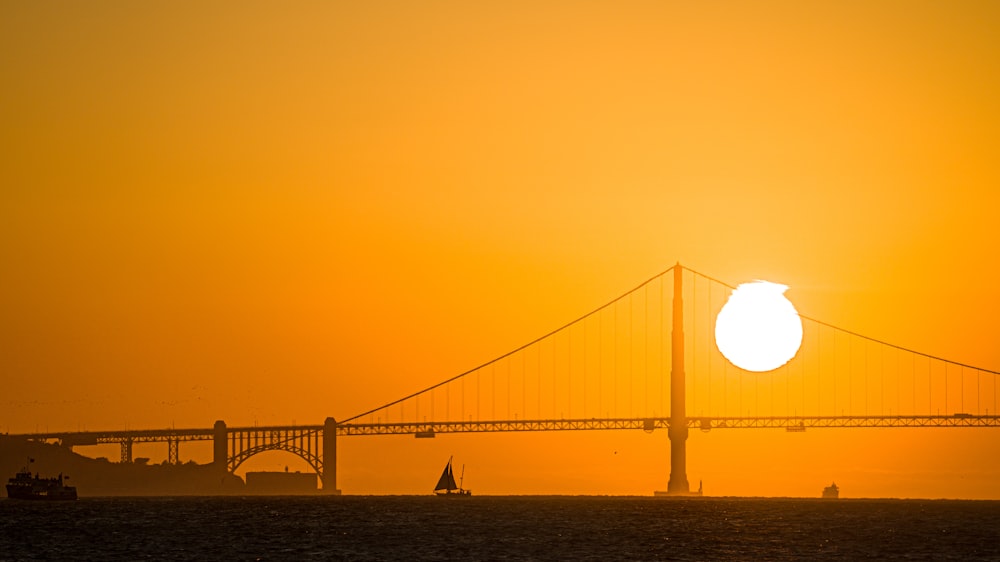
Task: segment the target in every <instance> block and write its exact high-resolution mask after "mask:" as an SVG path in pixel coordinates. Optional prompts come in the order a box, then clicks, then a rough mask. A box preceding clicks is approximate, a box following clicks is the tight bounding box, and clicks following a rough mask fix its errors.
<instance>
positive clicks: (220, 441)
mask: <svg viewBox="0 0 1000 562" xmlns="http://www.w3.org/2000/svg"><path fill="white" fill-rule="evenodd" d="M686 425H687V429H688V430H690V429H698V430H701V431H711V430H713V429H782V428H783V429H785V430H787V431H792V432H798V431H805V430H806V429H808V428H824V427H826V428H838V427H839V428H845V427H1000V416H997V415H992V416H990V415H985V416H983V415H972V414H952V415H925V416H917V415H913V416H772V417H690V418H687V419H686ZM669 428H670V418H667V417H655V418H587V419H538V420H492V421H471V420H470V421H442V422H420V423H414V422H406V423H378V422H375V423H356V422H354V423H343V424H338V423H337V422H336V420H334V419H333V418H327V420H326V423H324V424H323V425H291V426H289V425H285V426H253V427H226V424H225V422H222V421H217V422H216V423H215V426H214V427H212V428H208V429H140V430H134V429H132V430H119V431H68V432H46V433H25V434H18V435H11V437H18V438H22V439H30V440H35V441H45V442H51V441H58V442H59V443H60V444H61V445H63V446H66V447H75V446H87V445H99V444H111V443H118V444H120V445H121V462H123V463H128V462H132V446H133V444H135V443H157V442H159V443H164V442H165V443H167V445H168V454H167V461H168V462H169V463H178V462H179V461H180V458H179V444H180V442H182V441H212V442H213V460H212V464H213V465H214V466H216V467H218V468H219V470H225V471H227V472H229V473H234V472H236V469H237V468H239V466H240V465H241V464H243V462H245V461H246V460H247V459H249V458H250V457H253V456H254V455H257V454H259V453H263V452H265V451H287V452H290V453H292V454H295V455H298V456H299V457H301V458H302V459H304V460H305V461H306V462H307V463H309V465H310V466H312V468H313V470H315V471H316V474H317V475H318V476H319V478H320V481H321V482H322V485H323V492H324V493H329V494H339V493H340V490H338V489H337V438H338V437H341V436H344V437H346V436H354V435H414V436H416V437H417V438H432V437H435V436H436V435H437V434H438V433H488V432H515V431H581V430H642V431H647V432H652V431H655V430H657V429H669Z"/></svg>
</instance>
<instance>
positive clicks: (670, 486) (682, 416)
mask: <svg viewBox="0 0 1000 562" xmlns="http://www.w3.org/2000/svg"><path fill="white" fill-rule="evenodd" d="M683 272H684V268H683V267H681V264H680V263H678V264H677V265H675V266H674V303H673V327H672V331H671V337H670V357H671V364H670V429H668V430H667V435H668V436H669V437H670V481H669V482H668V483H667V494H668V495H684V494H689V493H690V492H691V489H690V487H689V486H688V480H687V438H688V427H687V412H686V411H685V405H684V402H685V394H684V393H685V388H684V299H683V297H682V294H683V290H682V289H683V285H682V283H683V277H682V274H683Z"/></svg>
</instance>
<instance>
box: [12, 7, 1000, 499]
mask: <svg viewBox="0 0 1000 562" xmlns="http://www.w3.org/2000/svg"><path fill="white" fill-rule="evenodd" d="M997 36H1000V7H998V5H997V4H996V3H993V2H949V3H942V2H914V1H905V2H868V1H858V2H844V1H837V2H812V3H802V2H728V3H725V4H722V3H717V4H712V3H694V4H686V5H685V4H679V3H668V2H549V1H541V2H540V1H532V2H502V3H493V4H487V5H483V3H469V2H447V1H421V2H381V3H372V2H360V3H353V4H347V3H330V2H290V3H288V2H286V3H280V4H276V3H266V2H240V3H235V2H234V3H220V2H198V3H180V4H177V3H167V2H160V3H153V2H150V3H138V4H137V3H134V2H103V1H102V2H88V3H51V2H28V3H26V2H21V3H5V4H3V5H2V6H0V76H2V77H3V83H4V87H3V88H0V122H2V123H3V127H2V128H0V186H2V189H0V319H2V322H0V377H2V383H3V391H2V394H0V431H4V432H11V433H18V432H25V431H35V430H36V429H37V430H46V429H48V430H52V431H56V430H75V429H117V428H121V427H126V426H127V427H129V428H140V427H143V428H145V427H164V426H171V425H173V426H177V427H208V426H210V425H211V424H212V423H213V422H214V421H215V420H216V419H224V420H225V421H226V422H227V423H228V424H229V425H231V426H234V425H252V424H254V423H258V424H288V423H293V422H295V423H299V424H314V423H317V424H318V423H321V422H322V420H323V419H324V418H325V417H326V416H334V417H337V418H339V419H343V418H346V417H349V416H351V415H354V414H356V413H359V412H361V411H364V410H367V409H368V408H370V407H374V406H377V405H380V404H382V403H385V402H387V401H389V400H392V399H395V398H398V397H400V396H402V395H403V394H407V393H409V392H411V391H413V390H416V389H419V388H423V387H425V386H428V385H430V384H433V383H435V382H438V381H440V380H443V379H445V378H447V377H450V376H452V375H454V374H456V373H459V372H462V371H464V370H466V369H468V368H470V367H472V366H475V365H478V364H480V363H483V362H485V361H487V360H489V359H490V358H493V357H495V356H497V355H499V354H501V353H504V352H506V351H508V350H510V349H512V348H515V347H517V346H519V345H521V344H523V343H526V342H527V341H530V340H531V339H534V338H535V337H537V336H539V335H540V334H543V333H545V332H547V331H549V330H551V329H553V328H555V327H557V326H559V325H562V324H563V323H565V322H567V321H568V320H570V319H572V318H575V317H577V316H579V315H580V314H583V313H585V312H587V311H589V310H592V309H593V308H594V307H596V306H597V305H599V304H602V303H604V302H606V301H607V300H608V299H610V298H612V297H614V296H617V295H618V294H620V293H622V292H624V291H625V290H627V289H629V288H631V287H633V286H635V285H636V284H637V283H639V282H640V281H642V280H644V279H646V278H648V277H649V276H651V275H653V274H655V273H657V272H659V271H662V270H663V269H665V268H666V267H668V266H669V265H671V264H673V263H674V262H676V261H678V260H679V261H681V262H682V263H684V264H686V265H688V266H690V267H693V268H695V269H698V270H700V271H703V272H704V273H707V274H709V275H713V276H715V277H717V278H720V279H723V280H726V281H727V282H730V283H737V282H742V281H748V280H752V279H768V280H771V281H775V282H780V283H783V284H786V285H789V286H790V287H791V288H790V289H789V292H788V293H787V296H788V297H789V298H790V299H791V300H792V301H793V302H794V303H795V304H796V306H797V307H798V309H799V310H800V311H801V312H802V313H803V314H807V315H809V316H812V317H815V318H819V319H822V320H824V321H826V322H830V323H833V324H836V325H838V326H843V327H845V328H848V329H851V330H854V331H856V332H859V333H862V334H866V335H870V336H873V337H877V338H880V339H884V340H888V341H891V342H894V343H897V344H900V345H904V346H907V347H910V348H914V349H918V350H920V351H924V352H927V353H931V354H934V355H939V356H944V357H948V358H952V359H955V360H957V361H961V362H965V363H969V364H974V365H978V366H981V367H984V368H987V369H992V370H1000V346H998V344H997V342H998V333H1000V330H998V327H1000V322H998V320H997V319H998V318H1000V297H998V296H997V294H996V289H995V279H997V278H998V276H1000V260H998V259H997V258H998V251H997V249H996V248H997V247H998V244H1000V233H998V231H997V227H996V215H997V211H998V209H1000V182H998V180H1000V169H998V168H997V166H996V162H997V161H1000V158H998V156H1000V155H998V154H997V152H998V147H1000V139H998V137H997V135H998V133H997V131H1000V109H998V107H1000V106H998V105H997V103H996V100H997V99H1000V43H998V42H997V41H996V37H997ZM998 439H1000V432H998V431H997V430H972V429H962V430H860V429H858V430H815V431H810V432H807V433H806V434H803V435H787V434H785V432H765V431H752V432H731V433H726V432H723V431H718V432H713V433H711V434H700V433H693V434H692V436H691V439H690V440H689V441H688V458H689V462H688V473H689V477H690V478H691V480H692V486H695V487H696V486H697V480H698V479H699V478H702V479H704V481H705V486H706V490H707V491H708V492H709V493H718V494H741V495H742V494H748V495H749V494H769V495H770V494H773V495H816V494H818V493H819V490H820V488H821V486H822V485H826V484H828V483H829V482H828V481H829V480H831V479H836V480H837V482H838V483H839V484H841V486H842V488H843V494H844V495H845V496H854V497H857V496H866V495H867V496H879V495H895V496H919V497H989V498H1000V469H997V468H996V467H997V466H998V462H997V461H1000V456H998V455H1000V453H997V451H998V450H1000V447H997V442H998ZM163 449H164V450H163V451H160V450H159V449H158V448H154V449H151V450H150V454H149V456H153V457H154V458H156V457H157V456H159V457H165V455H166V451H165V447H164V448H163ZM190 450H191V451H192V454H193V452H194V451H195V448H194V447H192V448H191V449H190ZM113 453H114V452H112V454H113ZM181 453H182V456H184V455H185V451H184V450H183V448H182V452H181ZM449 454H455V455H456V457H458V458H459V459H462V462H465V463H466V464H467V465H468V467H469V473H468V476H467V484H468V485H469V486H470V487H473V488H474V489H476V490H478V491H482V492H483V493H536V492H538V493H540V492H545V493H637V494H648V493H649V492H651V491H652V490H654V489H664V487H665V485H666V475H667V468H668V463H667V440H666V435H665V432H661V433H654V434H653V435H646V434H641V433H640V434H637V435H632V434H628V433H601V434H597V433H575V434H537V435H485V436H484V435H480V436H472V437H468V436H454V435H452V436H441V437H439V438H438V439H435V440H433V441H430V440H427V441H425V440H421V441H416V440H414V439H412V438H402V437H400V438H345V439H343V440H342V441H341V464H340V467H339V475H340V480H339V484H340V487H341V488H343V489H344V490H345V492H349V493H382V492H392V493H422V492H426V491H427V490H426V488H427V486H428V485H429V484H431V483H432V482H431V481H432V480H434V479H435V478H436V476H437V473H438V472H439V471H440V467H441V466H442V465H443V464H444V460H445V459H446V458H447V456H448V455H449ZM209 456H210V455H208V454H207V453H206V454H205V458H204V459H201V460H207V458H208V457H209ZM255 462H256V463H257V464H258V465H259V466H261V467H263V468H268V469H276V468H278V467H279V465H284V464H291V465H293V466H300V464H301V463H300V464H296V463H298V462H299V461H297V459H295V458H294V457H292V456H291V455H285V454H279V453H273V454H269V455H265V456H262V457H260V458H258V459H256V460H255ZM528 468H530V470H528ZM611 475H613V476H611Z"/></svg>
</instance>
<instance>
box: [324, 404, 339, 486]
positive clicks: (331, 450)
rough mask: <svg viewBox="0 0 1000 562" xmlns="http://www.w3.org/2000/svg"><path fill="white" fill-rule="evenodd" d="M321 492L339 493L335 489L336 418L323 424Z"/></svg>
mask: <svg viewBox="0 0 1000 562" xmlns="http://www.w3.org/2000/svg"><path fill="white" fill-rule="evenodd" d="M322 476H323V493H324V494H333V495H337V496H339V495H340V490H338V489H337V420H335V419H333V418H326V422H325V423H324V424H323V475H322Z"/></svg>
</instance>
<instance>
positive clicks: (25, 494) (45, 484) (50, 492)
mask: <svg viewBox="0 0 1000 562" xmlns="http://www.w3.org/2000/svg"><path fill="white" fill-rule="evenodd" d="M34 461H35V459H28V464H26V465H25V466H24V468H22V469H21V471H20V472H18V473H17V475H16V476H14V477H13V478H9V479H8V480H7V497H8V498H11V499H15V500H50V501H51V500H75V499H76V487H75V486H66V485H65V484H63V480H64V479H66V480H68V479H69V476H66V477H64V476H63V475H62V473H61V472H60V473H59V476H57V477H56V478H39V476H38V474H37V473H36V474H35V475H34V476H32V475H31V469H30V468H29V466H30V464H31V463H32V462H34Z"/></svg>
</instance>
